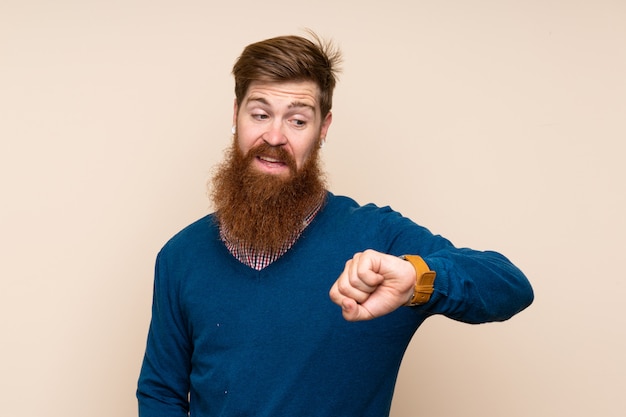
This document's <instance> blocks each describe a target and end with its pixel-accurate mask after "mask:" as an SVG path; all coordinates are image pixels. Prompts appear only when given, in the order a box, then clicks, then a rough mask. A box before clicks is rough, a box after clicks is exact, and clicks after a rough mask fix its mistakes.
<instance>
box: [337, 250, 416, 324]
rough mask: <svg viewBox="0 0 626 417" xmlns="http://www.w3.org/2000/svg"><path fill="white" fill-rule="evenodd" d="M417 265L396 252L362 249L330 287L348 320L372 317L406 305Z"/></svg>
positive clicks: (411, 290) (413, 284)
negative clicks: (390, 253)
mask: <svg viewBox="0 0 626 417" xmlns="http://www.w3.org/2000/svg"><path fill="white" fill-rule="evenodd" d="M415 279H416V276H415V268H413V265H411V263H410V262H407V261H405V260H404V259H401V258H398V257H397V256H392V255H387V254H384V253H381V252H377V251H374V250H371V249H368V250H366V251H365V252H359V253H356V254H355V255H354V257H353V258H352V259H350V260H349V261H348V262H346V266H345V268H344V270H343V272H342V273H341V275H340V276H339V278H338V279H337V281H335V283H334V284H333V286H332V288H331V289H330V298H331V300H332V301H333V302H334V303H335V304H337V305H339V306H340V307H341V310H342V314H343V317H344V318H345V319H346V320H348V321H361V320H371V319H374V318H376V317H381V316H384V315H385V314H388V313H391V312H392V311H394V310H395V309H397V308H398V307H400V306H403V305H405V304H406V303H407V302H408V301H409V299H410V297H411V295H412V294H413V288H414V286H415Z"/></svg>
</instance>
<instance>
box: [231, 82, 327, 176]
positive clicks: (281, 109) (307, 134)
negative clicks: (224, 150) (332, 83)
mask: <svg viewBox="0 0 626 417" xmlns="http://www.w3.org/2000/svg"><path fill="white" fill-rule="evenodd" d="M331 121H332V115H331V113H328V115H327V116H326V117H325V118H323V119H322V115H321V111H320V105H319V88H318V87H317V85H316V84H315V83H314V82H313V81H298V82H285V83H269V82H253V83H251V84H250V87H249V88H248V92H247V93H246V96H245V97H244V98H243V100H242V101H241V107H240V108H238V106H237V102H236V101H235V109H234V114H233V124H234V125H235V126H236V127H237V146H238V148H239V150H240V151H241V152H242V153H243V154H244V155H247V154H248V152H250V151H251V150H252V151H253V152H254V150H255V149H256V148H258V147H259V146H260V145H263V144H267V145H269V147H267V146H266V147H265V150H264V151H262V152H260V153H259V154H258V155H256V156H255V157H254V159H253V160H252V162H251V164H252V167H251V168H252V169H255V170H257V171H259V172H261V173H266V174H271V175H277V176H285V177H289V176H290V175H293V173H292V172H291V170H292V168H291V167H292V166H293V165H295V168H296V169H297V170H300V169H302V167H303V166H304V164H305V162H306V161H307V159H308V158H309V155H310V154H311V152H312V150H313V149H314V148H315V147H319V146H320V140H324V139H325V138H326V133H327V131H328V127H329V126H330V123H331ZM279 149H282V151H281V152H279V151H278V150H279ZM289 160H291V161H289Z"/></svg>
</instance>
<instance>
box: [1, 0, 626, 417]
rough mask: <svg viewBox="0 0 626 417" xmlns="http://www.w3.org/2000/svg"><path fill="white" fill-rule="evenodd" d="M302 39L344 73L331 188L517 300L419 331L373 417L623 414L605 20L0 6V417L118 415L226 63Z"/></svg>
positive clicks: (214, 121) (621, 129)
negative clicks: (505, 276) (309, 38)
mask: <svg viewBox="0 0 626 417" xmlns="http://www.w3.org/2000/svg"><path fill="white" fill-rule="evenodd" d="M304 27H311V28H313V29H314V30H316V31H317V32H318V33H319V34H321V35H322V36H324V37H330V38H333V39H335V40H336V41H337V43H338V44H339V45H340V46H341V47H342V48H343V50H344V54H345V65H344V73H343V75H342V77H341V81H340V84H339V86H338V89H337V92H336V103H335V109H334V114H335V118H334V120H335V121H334V124H333V126H332V127H331V130H330V134H329V137H328V139H329V141H328V144H327V146H326V147H325V148H324V151H323V153H324V158H325V161H326V168H327V170H328V171H329V173H330V181H331V189H332V190H333V191H335V192H336V193H340V194H349V195H351V196H353V197H355V198H356V199H357V200H358V201H360V202H362V203H366V202H370V201H373V202H376V203H378V204H383V205H384V204H390V205H391V206H392V207H394V208H395V209H397V210H399V211H401V212H403V213H404V214H406V215H408V216H410V217H412V218H414V219H415V220H416V221H418V222H419V223H421V224H423V225H425V226H427V227H429V228H430V229H431V230H432V231H434V232H436V233H441V234H443V235H445V236H447V237H448V238H450V239H451V240H452V241H453V242H455V243H456V244H457V245H459V246H472V247H475V248H478V249H488V248H491V249H497V250H499V251H501V252H503V253H504V254H506V255H507V256H509V257H510V258H511V259H512V260H513V261H514V262H515V263H517V264H518V265H519V266H520V267H521V268H522V269H523V270H524V271H525V272H526V273H527V275H528V276H529V277H530V279H531V281H532V283H533V284H534V287H535V290H536V301H535V303H534V305H533V306H532V307H531V308H530V309H528V310H527V311H525V312H523V313H522V314H520V315H518V316H516V317H515V318H514V319H512V320H510V321H508V322H506V323H504V324H488V325H480V326H470V325H464V324H459V323H456V322H452V321H450V320H447V319H444V318H434V319H432V320H430V321H428V322H427V323H426V324H425V325H424V326H423V327H422V329H421V331H420V332H419V333H418V334H417V336H416V337H415V339H414V341H413V343H412V345H411V347H410V350H409V352H408V354H407V358H406V360H405V363H404V365H403V368H402V370H401V376H400V379H399V382H398V388H397V395H396V398H395V400H394V404H393V410H392V415H393V416H394V417H409V416H429V417H436V416H444V417H450V416H481V417H483V416H491V417H501V416H508V417H517V416H533V417H548V416H549V417H553V416H570V417H574V416H624V415H626V406H625V404H624V402H625V400H624V392H625V388H626V359H625V355H624V352H625V351H626V326H625V324H626V318H625V317H626V314H625V307H624V304H623V303H624V296H625V295H626V287H625V283H624V282H625V278H626V276H625V274H624V270H623V264H624V262H623V260H624V256H625V255H624V253H625V252H626V251H625V249H626V247H625V246H626V245H625V244H624V236H625V234H626V223H625V221H624V213H625V212H626V202H625V187H624V182H625V178H626V170H625V168H624V163H623V160H624V157H625V154H624V150H623V143H624V140H625V139H626V122H625V120H626V118H625V116H626V82H625V79H626V45H625V42H626V2H624V1H622V0H614V1H611V0H594V1H573V0H572V1H570V0H561V1H559V0H544V1H538V0H536V1H532V0H526V1H522V0H520V1H505V0H491V1H489V0H476V1H467V0H457V1H445V0H441V1H436V0H432V1H420V0H415V1H409V0H406V1H399V0H395V1H394V0H388V1H384V2H381V1H368V0H361V1H358V2H357V1H349V2H348V1H344V2H342V1H339V0H332V1H315V2H304V3H293V2H288V1H270V2H257V1H249V0H242V1H233V2H226V1H224V2H217V1H208V0H207V1H201V0H195V1H194V0H177V1H165V0H157V1H153V0H125V1H104V0H103V1H89V0H83V1H80V0H74V1H68V0H55V1H44V0H1V2H0V138H1V142H0V182H1V183H0V187H1V188H0V190H1V192H2V201H1V205H0V215H1V216H0V245H1V246H0V256H1V264H0V268H1V271H2V272H1V274H2V275H1V280H0V337H1V338H2V339H1V340H2V343H1V344H0V352H1V354H0V415H1V416H14V415H24V416H51V417H57V416H59V417H60V416H64V417H65V416H91V417H104V416H134V415H135V414H136V401H135V398H134V391H135V386H136V379H137V374H138V372H139V366H140V362H141V358H142V354H143V349H144V343H145V336H146V331H147V326H148V321H149V308H150V302H151V292H152V287H151V286H152V269H153V262H154V257H155V255H156V252H157V251H158V249H159V248H160V247H161V245H162V244H163V243H164V242H165V241H166V240H167V239H168V238H169V237H170V236H171V235H172V234H173V233H175V232H176V231H178V230H179V229H180V228H181V227H183V226H185V225H186V224H188V223H190V222H191V221H193V220H195V219H196V218H198V217H200V216H202V215H204V214H206V213H207V212H208V210H209V202H208V199H207V198H206V189H205V183H206V181H207V179H208V178H209V177H210V172H211V168H212V167H213V166H214V165H215V163H217V161H219V160H220V159H221V156H222V149H224V148H225V147H226V146H227V144H228V142H229V138H230V124H231V122H230V121H231V108H232V99H233V93H232V78H231V77H230V69H231V65H232V63H233V61H234V59H235V58H236V56H237V55H238V53H239V52H240V51H241V49H242V48H243V47H244V46H245V45H246V44H248V43H250V42H253V41H256V40H260V39H263V38H266V37H269V36H275V35H280V34H291V33H296V34H301V33H303V31H302V28H304ZM349 377H350V376H349V375H346V378H349ZM339 415H340V413H339V412H338V416H339Z"/></svg>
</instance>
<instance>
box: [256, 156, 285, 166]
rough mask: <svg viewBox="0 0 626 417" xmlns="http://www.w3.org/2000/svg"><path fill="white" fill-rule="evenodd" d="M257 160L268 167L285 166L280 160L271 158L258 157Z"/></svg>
mask: <svg viewBox="0 0 626 417" xmlns="http://www.w3.org/2000/svg"><path fill="white" fill-rule="evenodd" d="M257 159H258V160H260V161H261V162H263V163H266V164H270V165H285V163H284V162H283V161H281V160H280V159H276V158H272V157H270V156H264V155H259V156H257Z"/></svg>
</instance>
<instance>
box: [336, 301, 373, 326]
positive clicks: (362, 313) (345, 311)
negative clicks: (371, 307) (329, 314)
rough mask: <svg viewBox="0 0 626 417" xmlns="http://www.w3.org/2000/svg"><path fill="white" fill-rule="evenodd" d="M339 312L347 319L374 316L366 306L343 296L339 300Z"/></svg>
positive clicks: (355, 319) (370, 317)
mask: <svg viewBox="0 0 626 417" xmlns="http://www.w3.org/2000/svg"><path fill="white" fill-rule="evenodd" d="M341 314H342V315H343V318H344V319H345V320H347V321H363V320H371V319H373V318H374V316H373V315H372V314H371V313H370V312H369V311H368V310H367V308H365V307H363V306H362V305H360V304H358V303H357V302H356V301H354V300H352V299H350V298H344V299H343V301H342V302H341Z"/></svg>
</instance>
